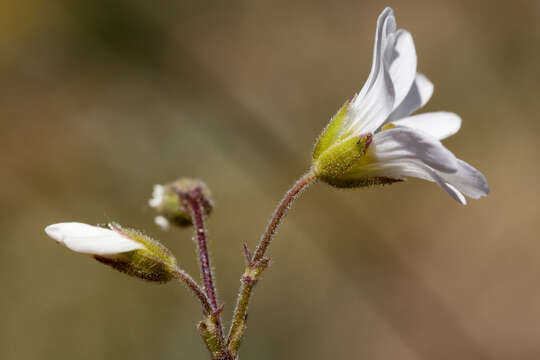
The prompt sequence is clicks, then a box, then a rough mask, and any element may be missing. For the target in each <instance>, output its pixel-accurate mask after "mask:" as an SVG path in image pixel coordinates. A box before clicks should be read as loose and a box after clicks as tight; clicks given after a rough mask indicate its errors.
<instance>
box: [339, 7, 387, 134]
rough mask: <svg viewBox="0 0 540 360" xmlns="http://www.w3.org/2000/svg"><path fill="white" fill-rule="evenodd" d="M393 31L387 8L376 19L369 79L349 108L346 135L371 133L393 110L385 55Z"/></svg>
mask: <svg viewBox="0 0 540 360" xmlns="http://www.w3.org/2000/svg"><path fill="white" fill-rule="evenodd" d="M395 31H396V22H395V19H394V15H393V12H392V9H390V8H386V9H385V10H384V11H383V12H382V13H381V15H380V16H379V19H378V20H377V32H376V34H375V47H374V50H373V64H372V67H371V72H370V74H369V77H368V80H367V81H366V83H365V84H364V86H363V87H362V90H360V92H359V93H358V94H357V95H356V96H355V97H354V98H353V100H352V101H351V104H350V105H349V109H348V110H349V114H348V116H347V117H348V120H347V122H346V123H345V124H344V127H346V128H347V130H346V131H345V133H346V134H351V133H359V132H363V133H365V132H373V131H375V130H376V129H377V128H378V127H379V126H380V124H382V123H383V122H384V120H385V119H386V118H387V117H388V115H389V114H390V113H391V111H392V107H393V104H394V87H393V85H392V80H391V78H390V74H389V72H388V71H389V69H388V65H389V64H387V65H385V61H384V56H385V55H384V54H385V53H386V51H385V49H387V48H388V46H389V44H390V43H392V44H393V41H394V37H395Z"/></svg>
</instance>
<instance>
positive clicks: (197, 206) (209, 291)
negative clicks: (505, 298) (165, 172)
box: [180, 189, 218, 310]
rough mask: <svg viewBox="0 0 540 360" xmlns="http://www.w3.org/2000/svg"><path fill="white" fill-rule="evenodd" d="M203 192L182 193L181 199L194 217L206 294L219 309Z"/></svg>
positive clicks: (214, 306)
mask: <svg viewBox="0 0 540 360" xmlns="http://www.w3.org/2000/svg"><path fill="white" fill-rule="evenodd" d="M201 196H202V195H201V192H200V190H198V189H196V190H193V191H191V192H189V193H187V194H185V196H183V195H180V197H181V200H183V202H184V204H186V205H187V206H188V208H189V210H190V213H191V217H192V219H193V227H194V228H195V237H196V239H197V245H198V248H199V260H200V264H201V276H202V280H203V282H204V289H205V291H206V295H208V298H209V299H210V303H211V304H212V307H213V308H214V310H217V308H218V305H217V297H216V289H215V286H214V280H213V276H212V267H211V265H210V256H209V255H208V245H207V241H206V228H205V225H204V217H203V209H202V203H201Z"/></svg>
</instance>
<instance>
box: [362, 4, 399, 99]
mask: <svg viewBox="0 0 540 360" xmlns="http://www.w3.org/2000/svg"><path fill="white" fill-rule="evenodd" d="M388 25H390V26H388ZM385 28H386V30H385ZM395 28H396V20H395V18H394V12H393V10H392V9H391V8H389V7H387V8H385V9H384V10H383V11H382V12H381V14H380V15H379V18H378V19H377V30H376V31H375V45H374V46H373V63H372V64H371V71H370V73H369V76H368V79H367V81H366V83H365V85H364V87H363V88H362V90H360V93H359V94H358V95H361V96H363V95H364V94H365V92H367V91H368V90H369V89H371V87H372V86H373V83H374V82H375V78H376V77H377V74H378V73H379V68H380V66H381V63H382V62H381V58H382V53H383V41H385V40H384V39H386V36H387V34H386V32H387V31H395Z"/></svg>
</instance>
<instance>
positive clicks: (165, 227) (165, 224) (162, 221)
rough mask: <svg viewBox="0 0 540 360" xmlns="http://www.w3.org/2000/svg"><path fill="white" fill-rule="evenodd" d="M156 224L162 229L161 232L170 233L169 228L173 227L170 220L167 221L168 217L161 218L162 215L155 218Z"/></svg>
mask: <svg viewBox="0 0 540 360" xmlns="http://www.w3.org/2000/svg"><path fill="white" fill-rule="evenodd" d="M154 222H155V223H156V225H157V226H159V227H160V228H161V230H163V231H168V230H169V228H170V227H171V223H170V222H169V220H167V218H166V217H164V216H161V215H158V216H156V217H155V218H154Z"/></svg>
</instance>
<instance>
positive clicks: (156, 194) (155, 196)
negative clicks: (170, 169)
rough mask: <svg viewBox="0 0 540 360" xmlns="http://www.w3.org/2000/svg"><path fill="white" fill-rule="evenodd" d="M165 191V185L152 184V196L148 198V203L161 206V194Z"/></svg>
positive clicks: (152, 205)
mask: <svg viewBox="0 0 540 360" xmlns="http://www.w3.org/2000/svg"><path fill="white" fill-rule="evenodd" d="M164 193H165V187H164V186H163V185H154V190H153V191H152V198H151V199H150V200H148V205H150V206H151V207H153V208H157V207H159V206H161V204H162V203H163V194H164Z"/></svg>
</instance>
